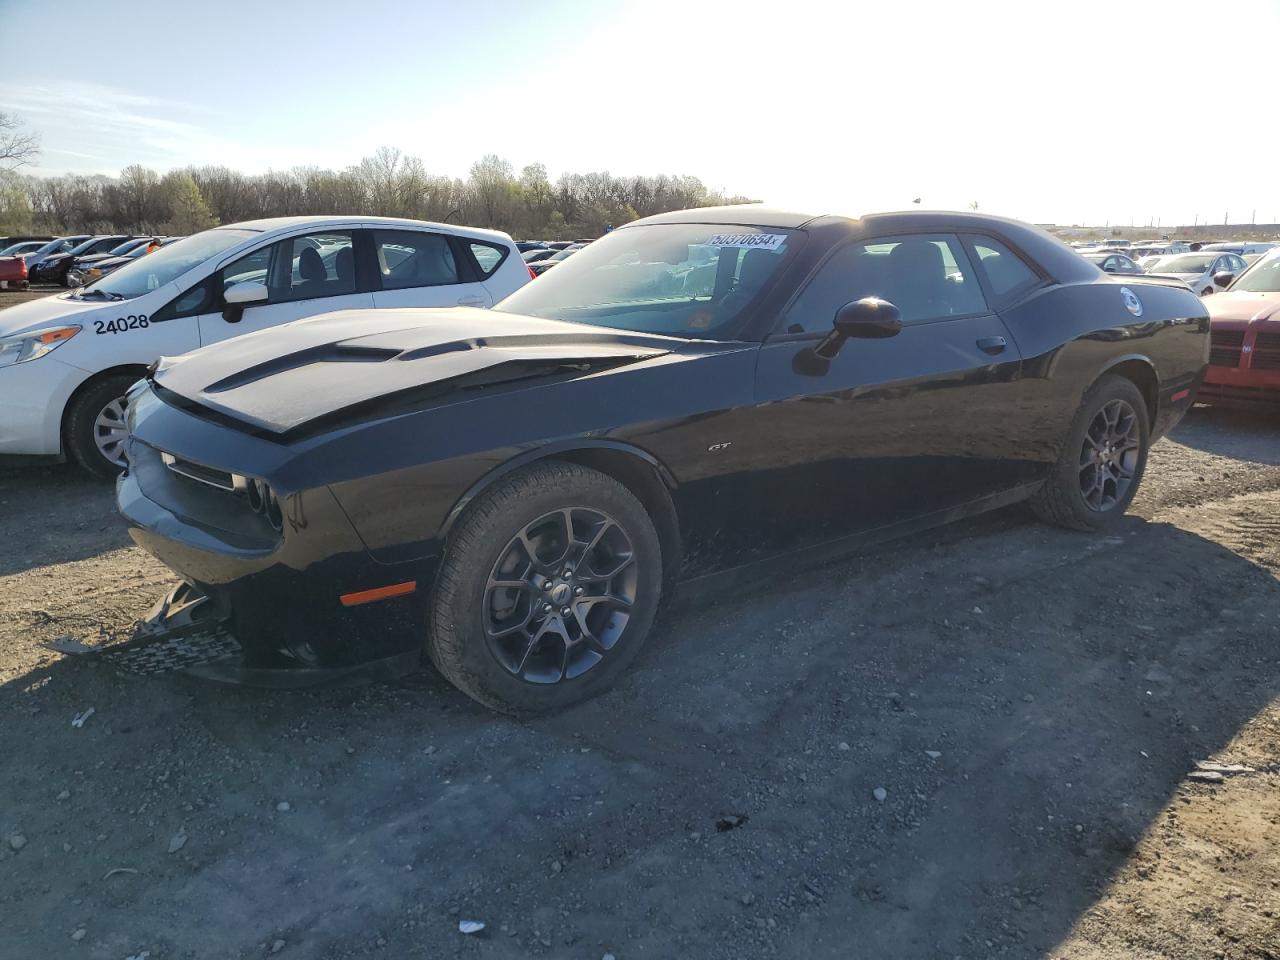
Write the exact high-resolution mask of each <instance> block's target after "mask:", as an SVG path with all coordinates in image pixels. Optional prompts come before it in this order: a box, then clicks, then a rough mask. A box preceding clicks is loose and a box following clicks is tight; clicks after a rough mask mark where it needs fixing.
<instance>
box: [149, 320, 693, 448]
mask: <svg viewBox="0 0 1280 960" xmlns="http://www.w3.org/2000/svg"><path fill="white" fill-rule="evenodd" d="M687 343H688V341H683V340H679V339H676V338H670V337H659V336H648V335H645V334H636V333H631V332H627V331H618V330H612V329H609V328H607V327H592V326H587V325H584V324H579V323H565V322H563V321H560V320H540V319H537V318H534V317H524V316H518V315H515V314H503V313H497V312H492V311H488V310H477V309H471V308H458V309H440V310H430V309H415V310H343V311H339V312H337V313H329V314H322V315H320V316H318V317H311V318H308V319H306V320H298V321H295V322H293V323H288V324H284V325H282V326H279V327H273V328H270V329H267V330H261V331H258V332H256V333H250V334H247V335H245V336H242V337H236V338H234V339H232V340H228V341H225V342H223V343H218V344H213V345H211V346H209V347H204V348H202V349H200V350H196V351H193V352H192V353H188V354H185V355H183V356H180V357H175V358H168V357H166V358H162V359H161V360H160V361H159V363H158V364H157V365H156V368H155V370H154V371H153V372H152V374H151V375H150V379H151V382H152V383H153V384H154V385H155V386H156V387H157V392H158V393H159V394H160V395H161V396H162V397H163V398H164V399H166V400H167V401H169V402H171V403H174V404H175V405H177V406H180V407H190V406H192V405H194V406H196V407H202V408H205V409H206V410H208V411H212V412H213V413H214V414H216V415H219V416H220V418H231V419H232V420H234V421H236V422H237V423H238V424H240V425H243V426H244V427H247V428H249V429H250V430H252V431H254V432H258V433H264V434H267V435H272V436H276V437H281V438H283V437H284V436H285V435H287V434H290V433H291V432H294V431H301V430H304V429H309V428H313V427H315V426H319V425H330V426H337V425H339V424H341V423H344V422H349V421H352V420H355V419H361V418H364V417H381V416H387V415H392V414H394V413H398V412H401V411H403V410H406V409H412V408H414V407H415V406H419V405H421V404H423V403H429V402H435V401H438V400H440V399H441V398H444V397H448V396H450V395H453V396H457V395H459V394H461V393H462V392H464V391H470V390H476V389H480V388H485V389H501V388H503V387H508V388H509V387H510V386H512V385H516V384H520V383H530V382H536V381H539V380H541V381H545V380H546V379H547V378H553V377H574V376H587V375H589V374H592V373H598V372H600V371H602V370H606V369H610V368H613V367H618V366H622V365H626V364H630V363H637V362H640V361H643V360H648V359H651V358H654V357H659V356H662V355H663V354H667V353H670V352H672V351H673V350H675V349H677V348H678V347H679V346H681V345H682V344H687Z"/></svg>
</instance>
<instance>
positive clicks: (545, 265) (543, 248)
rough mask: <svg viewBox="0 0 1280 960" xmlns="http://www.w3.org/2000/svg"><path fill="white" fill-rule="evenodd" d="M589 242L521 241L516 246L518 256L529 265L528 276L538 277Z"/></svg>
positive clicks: (589, 241)
mask: <svg viewBox="0 0 1280 960" xmlns="http://www.w3.org/2000/svg"><path fill="white" fill-rule="evenodd" d="M592 242H593V241H591V240H553V241H544V240H522V241H520V242H518V243H517V244H516V247H517V248H518V249H519V250H520V256H521V258H522V259H523V260H524V262H525V263H526V264H528V265H529V276H531V277H535V278H536V277H540V276H542V275H543V274H544V273H546V272H547V271H548V270H550V269H551V268H552V267H554V266H556V265H558V264H560V263H563V262H564V261H565V260H568V259H569V258H570V257H571V256H573V255H574V254H575V253H577V252H578V251H579V250H581V249H583V248H584V247H586V246H587V244H589V243H592Z"/></svg>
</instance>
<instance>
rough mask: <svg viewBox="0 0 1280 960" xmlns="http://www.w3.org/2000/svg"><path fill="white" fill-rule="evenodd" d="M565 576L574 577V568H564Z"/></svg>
mask: <svg viewBox="0 0 1280 960" xmlns="http://www.w3.org/2000/svg"><path fill="white" fill-rule="evenodd" d="M564 575H565V576H566V577H571V576H573V567H565V568H564Z"/></svg>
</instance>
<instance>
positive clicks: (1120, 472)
mask: <svg viewBox="0 0 1280 960" xmlns="http://www.w3.org/2000/svg"><path fill="white" fill-rule="evenodd" d="M1150 430H1151V427H1150V424H1149V423H1148V413H1147V401H1146V399H1145V398H1144V397H1143V395H1142V393H1141V391H1139V390H1138V387H1137V386H1136V385H1135V384H1134V382H1133V381H1132V380H1130V379H1128V378H1127V377H1121V376H1117V375H1115V374H1106V375H1104V376H1103V377H1101V378H1100V379H1099V380H1098V381H1097V382H1096V383H1095V384H1094V385H1093V386H1092V387H1090V388H1089V390H1088V391H1087V392H1086V393H1085V395H1084V397H1083V398H1082V399H1081V401H1080V406H1079V408H1078V409H1077V411H1076V415H1075V417H1074V418H1073V420H1072V422H1071V424H1070V426H1069V428H1068V430H1067V434H1066V438H1065V441H1064V443H1063V445H1062V448H1061V452H1060V454H1059V457H1058V460H1057V462H1056V463H1055V464H1054V465H1053V467H1052V468H1051V469H1050V470H1049V472H1048V474H1047V476H1046V477H1045V480H1044V483H1043V484H1042V485H1041V487H1040V488H1039V489H1038V490H1037V491H1036V492H1035V494H1034V495H1033V496H1032V497H1031V509H1032V510H1033V511H1034V512H1035V513H1036V515H1037V516H1039V517H1040V519H1042V520H1045V521H1047V522H1048V523H1053V524H1057V525H1058V526H1061V527H1069V528H1071V529H1072V530H1085V531H1089V532H1094V533H1100V532H1103V531H1106V530H1108V529H1110V528H1111V527H1112V526H1114V525H1115V524H1116V523H1118V522H1119V521H1120V519H1121V518H1122V517H1123V516H1124V512H1125V510H1127V509H1128V508H1129V504H1130V503H1131V502H1132V500H1133V498H1134V495H1135V494H1137V492H1138V485H1139V484H1140V483H1141V482H1142V474H1143V472H1144V471H1145V470H1146V466H1147V446H1148V444H1149V443H1150Z"/></svg>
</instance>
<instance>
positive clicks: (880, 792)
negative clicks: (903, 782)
mask: <svg viewBox="0 0 1280 960" xmlns="http://www.w3.org/2000/svg"><path fill="white" fill-rule="evenodd" d="M871 795H872V796H873V797H875V798H876V800H877V801H879V802H880V803H884V801H885V799H886V798H887V797H888V796H889V791H888V790H886V789H885V788H884V787H876V788H875V789H874V790H872V791H871Z"/></svg>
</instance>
